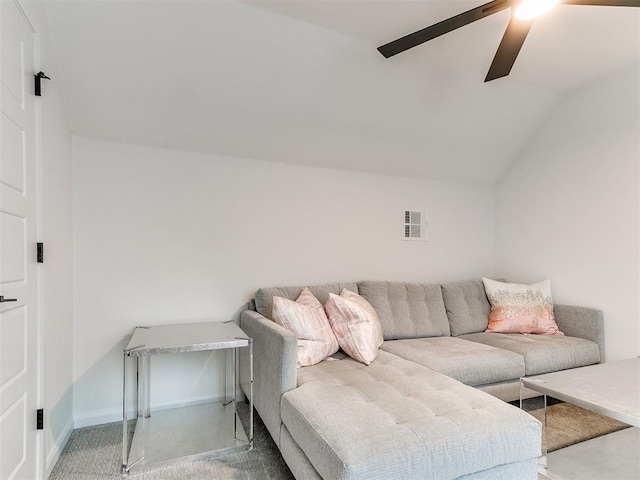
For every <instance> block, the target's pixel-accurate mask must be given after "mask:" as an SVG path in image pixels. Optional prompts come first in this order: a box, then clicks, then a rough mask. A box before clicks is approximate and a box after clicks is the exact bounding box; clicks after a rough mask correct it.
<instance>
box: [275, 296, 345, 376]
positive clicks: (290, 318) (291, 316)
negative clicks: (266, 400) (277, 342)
mask: <svg viewBox="0 0 640 480" xmlns="http://www.w3.org/2000/svg"><path fill="white" fill-rule="evenodd" d="M273 319H274V320H275V322H276V323H277V324H278V325H281V326H283V327H284V328H286V329H287V330H289V331H290V332H292V333H294V334H296V336H297V337H298V366H299V367H306V366H309V365H315V364H316V363H319V362H321V361H322V360H324V359H325V358H327V357H328V356H329V355H333V354H334V353H336V352H337V351H338V348H340V347H339V346H338V340H337V339H336V336H335V335H334V334H333V331H332V330H331V326H330V325H329V320H328V319H327V315H326V313H325V312H324V309H323V308H322V304H321V303H320V301H319V300H318V299H317V298H316V297H314V296H313V293H311V290H309V289H308V288H305V289H304V290H303V291H302V293H301V294H300V296H299V297H298V299H297V300H296V301H295V302H294V301H291V300H289V299H286V298H282V297H275V296H274V297H273Z"/></svg>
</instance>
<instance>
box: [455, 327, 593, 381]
mask: <svg viewBox="0 0 640 480" xmlns="http://www.w3.org/2000/svg"><path fill="white" fill-rule="evenodd" d="M459 338H462V339H464V340H470V341H472V342H478V343H482V344H485V345H491V346H492V347H497V348H502V349H504V350H509V351H511V352H515V353H519V354H520V355H522V356H523V357H524V367H525V374H526V375H539V374H541V373H549V372H555V371H558V370H566V369H568V368H576V367H584V366H586V365H593V364H594V363H599V362H600V351H599V350H598V344H597V343H594V342H591V341H589V340H585V339H583V338H576V337H566V336H555V335H533V334H532V335H524V334H521V333H471V334H468V335H462V336H461V337H459Z"/></svg>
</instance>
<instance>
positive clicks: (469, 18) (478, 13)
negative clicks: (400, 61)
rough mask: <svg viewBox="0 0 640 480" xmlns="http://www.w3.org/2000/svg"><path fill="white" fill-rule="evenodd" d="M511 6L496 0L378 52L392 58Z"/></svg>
mask: <svg viewBox="0 0 640 480" xmlns="http://www.w3.org/2000/svg"><path fill="white" fill-rule="evenodd" d="M510 6H511V0H494V1H492V2H489V3H485V4H484V5H480V6H479V7H476V8H473V9H471V10H468V11H466V12H464V13H461V14H459V15H456V16H455V17H451V18H447V19H446V20H443V21H441V22H438V23H436V24H435V25H431V26H430V27H426V28H423V29H422V30H418V31H417V32H413V33H410V34H409V35H406V36H404V37H402V38H399V39H397V40H394V41H393V42H389V43H387V44H385V45H382V46H381V47H378V51H379V52H380V53H381V54H382V55H384V57H385V58H389V57H392V56H394V55H397V54H398V53H402V52H404V51H405V50H409V49H410V48H413V47H416V46H418V45H420V44H422V43H424V42H427V41H429V40H432V39H434V38H436V37H439V36H440V35H444V34H445V33H449V32H451V31H452V30H455V29H457V28H460V27H464V26H465V25H468V24H470V23H472V22H475V21H476V20H480V19H481V18H484V17H488V16H489V15H492V14H494V13H497V12H499V11H501V10H504V9H505V8H509V7H510Z"/></svg>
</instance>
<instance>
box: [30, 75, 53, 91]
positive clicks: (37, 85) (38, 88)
mask: <svg viewBox="0 0 640 480" xmlns="http://www.w3.org/2000/svg"><path fill="white" fill-rule="evenodd" d="M33 77H34V79H35V88H34V94H35V96H36V97H39V96H41V93H40V80H42V79H43V78H45V79H47V80H51V79H50V78H49V77H47V76H46V75H45V74H44V72H38V73H36V74H35V75H34V76H33Z"/></svg>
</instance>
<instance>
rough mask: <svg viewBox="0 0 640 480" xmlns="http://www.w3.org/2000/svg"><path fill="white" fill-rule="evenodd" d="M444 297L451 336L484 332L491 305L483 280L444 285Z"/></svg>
mask: <svg viewBox="0 0 640 480" xmlns="http://www.w3.org/2000/svg"><path fill="white" fill-rule="evenodd" d="M442 297H443V298H444V305H445V308H446V310H447V316H448V317H449V325H450V326H451V335H453V336H454V337H457V336H458V335H464V334H467V333H478V332H484V331H485V330H486V329H487V324H488V323H489V312H490V311H491V305H489V300H488V299H487V294H486V293H485V290H484V285H483V283H482V281H481V280H469V281H467V282H458V283H447V284H444V285H442Z"/></svg>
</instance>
